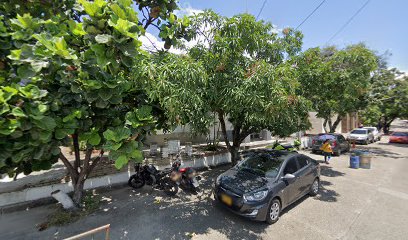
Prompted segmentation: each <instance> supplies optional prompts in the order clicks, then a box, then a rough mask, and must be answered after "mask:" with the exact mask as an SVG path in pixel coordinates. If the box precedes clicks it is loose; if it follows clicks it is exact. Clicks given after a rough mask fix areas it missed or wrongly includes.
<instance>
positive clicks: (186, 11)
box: [174, 2, 204, 17]
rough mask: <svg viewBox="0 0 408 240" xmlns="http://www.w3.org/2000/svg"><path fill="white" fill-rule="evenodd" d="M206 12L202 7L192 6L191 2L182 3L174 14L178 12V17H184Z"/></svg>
mask: <svg viewBox="0 0 408 240" xmlns="http://www.w3.org/2000/svg"><path fill="white" fill-rule="evenodd" d="M202 12H204V11H203V10H201V9H196V8H193V7H191V5H190V3H188V2H187V3H184V4H181V6H180V9H178V10H176V11H174V14H176V15H177V16H178V17H183V16H192V15H195V14H199V13H202Z"/></svg>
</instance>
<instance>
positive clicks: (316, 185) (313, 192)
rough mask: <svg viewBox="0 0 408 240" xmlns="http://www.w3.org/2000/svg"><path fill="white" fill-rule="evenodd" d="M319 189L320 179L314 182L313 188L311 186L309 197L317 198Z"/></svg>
mask: <svg viewBox="0 0 408 240" xmlns="http://www.w3.org/2000/svg"><path fill="white" fill-rule="evenodd" d="M319 188H320V181H319V179H318V178H316V179H315V180H314V181H313V183H312V186H310V192H309V195H310V196H316V195H317V194H318V193H319Z"/></svg>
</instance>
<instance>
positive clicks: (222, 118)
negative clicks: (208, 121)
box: [217, 111, 231, 149]
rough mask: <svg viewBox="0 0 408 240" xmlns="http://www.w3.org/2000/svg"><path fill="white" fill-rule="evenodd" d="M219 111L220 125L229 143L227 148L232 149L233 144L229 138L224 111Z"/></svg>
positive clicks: (226, 142) (225, 139) (226, 141)
mask: <svg viewBox="0 0 408 240" xmlns="http://www.w3.org/2000/svg"><path fill="white" fill-rule="evenodd" d="M217 113H218V120H219V121H220V125H221V131H222V135H224V141H225V144H226V145H227V148H228V149H230V148H231V144H230V142H229V140H228V135H227V128H226V126H225V119H224V113H223V112H222V111H218V112H217Z"/></svg>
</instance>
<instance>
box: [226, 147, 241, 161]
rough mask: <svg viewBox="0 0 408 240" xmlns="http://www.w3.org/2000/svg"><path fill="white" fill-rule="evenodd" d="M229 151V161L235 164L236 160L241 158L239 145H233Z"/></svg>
mask: <svg viewBox="0 0 408 240" xmlns="http://www.w3.org/2000/svg"><path fill="white" fill-rule="evenodd" d="M229 152H230V153H231V163H232V165H236V164H237V163H238V161H239V160H240V159H241V157H240V155H239V146H238V147H234V146H233V147H231V149H230V150H229Z"/></svg>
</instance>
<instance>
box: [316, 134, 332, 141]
mask: <svg viewBox="0 0 408 240" xmlns="http://www.w3.org/2000/svg"><path fill="white" fill-rule="evenodd" d="M317 139H319V140H327V139H329V140H334V139H336V137H335V136H334V135H330V134H323V135H320V136H319V137H318V138H317Z"/></svg>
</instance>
